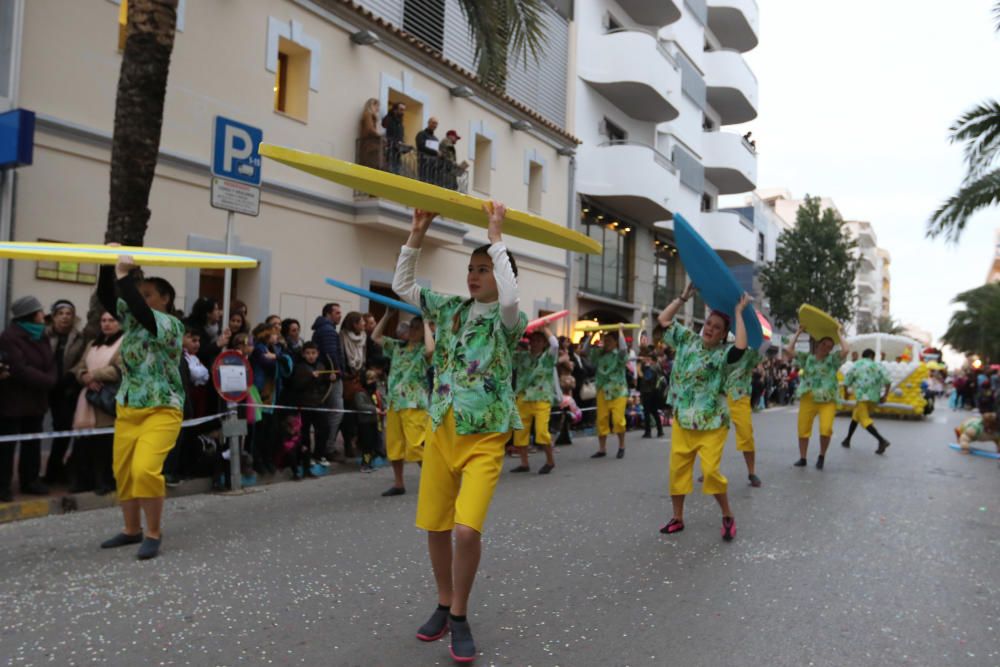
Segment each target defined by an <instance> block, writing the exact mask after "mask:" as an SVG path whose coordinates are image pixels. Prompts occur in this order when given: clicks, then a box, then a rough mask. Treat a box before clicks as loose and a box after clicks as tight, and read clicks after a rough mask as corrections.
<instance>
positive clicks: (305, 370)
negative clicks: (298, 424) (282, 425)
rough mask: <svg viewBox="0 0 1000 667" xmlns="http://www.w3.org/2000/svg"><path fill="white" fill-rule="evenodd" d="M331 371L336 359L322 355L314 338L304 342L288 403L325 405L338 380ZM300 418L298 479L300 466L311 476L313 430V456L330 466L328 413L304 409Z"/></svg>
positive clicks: (294, 473)
mask: <svg viewBox="0 0 1000 667" xmlns="http://www.w3.org/2000/svg"><path fill="white" fill-rule="evenodd" d="M332 371H333V362H332V361H331V360H330V358H329V357H324V358H322V359H321V358H320V354H319V346H318V345H316V343H314V342H312V341H309V342H306V343H303V344H302V354H301V355H300V356H299V358H298V360H297V361H296V362H295V369H294V370H293V371H292V377H291V379H290V380H289V386H288V392H289V400H288V402H289V403H290V404H293V405H297V406H299V407H302V408H322V407H323V406H324V405H326V400H327V398H328V397H329V395H330V392H331V391H333V382H334V381H336V379H337V376H336V375H335V374H334V373H333V372H332ZM301 419H302V429H301V434H300V447H299V448H298V449H297V452H298V454H299V455H300V456H299V457H297V458H295V459H294V460H293V462H292V463H291V465H292V466H294V467H293V474H292V479H298V469H297V468H298V466H299V465H302V466H303V468H304V469H305V471H304V473H303V474H305V476H306V477H311V476H312V474H311V473H310V471H309V468H310V461H309V458H310V457H309V451H310V449H309V436H310V433H312V432H315V436H314V445H313V448H312V458H313V459H314V460H315V461H316V462H317V463H319V464H320V465H323V466H327V465H329V463H328V462H327V460H326V458H325V457H324V450H325V447H326V441H327V439H328V438H329V435H330V432H329V428H330V421H329V419H327V416H326V414H325V413H323V412H317V411H314V410H303V411H302V412H301Z"/></svg>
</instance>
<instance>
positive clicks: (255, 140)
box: [212, 116, 264, 185]
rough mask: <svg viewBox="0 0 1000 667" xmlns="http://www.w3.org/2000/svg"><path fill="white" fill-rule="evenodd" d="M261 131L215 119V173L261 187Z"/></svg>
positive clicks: (226, 119)
mask: <svg viewBox="0 0 1000 667" xmlns="http://www.w3.org/2000/svg"><path fill="white" fill-rule="evenodd" d="M263 139H264V133H263V131H261V129H260V128H257V127H253V126H251V125H246V124H244V123H239V122H237V121H235V120H232V119H229V118H225V117H223V116H216V117H215V127H214V138H213V141H212V173H213V174H214V175H216V176H219V177H220V178H227V179H231V180H234V181H241V182H243V183H248V184H250V185H260V154H259V153H258V148H259V147H260V142H261V141H262V140H263Z"/></svg>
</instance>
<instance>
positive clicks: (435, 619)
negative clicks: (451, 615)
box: [417, 608, 448, 642]
mask: <svg viewBox="0 0 1000 667" xmlns="http://www.w3.org/2000/svg"><path fill="white" fill-rule="evenodd" d="M447 633H448V610H447V609H440V608H439V609H435V610H434V613H433V614H431V617H430V618H429V619H428V620H427V622H426V623H424V624H423V625H421V626H420V629H419V630H417V639H419V640H420V641H422V642H436V641H437V640H439V639H441V638H442V637H444V636H445V635H446V634H447Z"/></svg>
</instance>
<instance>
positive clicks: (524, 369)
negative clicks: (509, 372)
mask: <svg viewBox="0 0 1000 667" xmlns="http://www.w3.org/2000/svg"><path fill="white" fill-rule="evenodd" d="M555 367H556V359H555V357H553V356H552V353H551V352H549V350H548V348H546V349H545V352H542V354H541V355H540V356H538V357H536V356H535V355H533V354H532V353H531V352H529V351H520V352H515V353H514V368H516V369H517V391H516V393H517V396H518V398H523V399H524V400H526V401H546V402H550V403H551V402H552V400H553V399H554V398H555V380H554V379H553V375H552V373H553V371H554V370H555Z"/></svg>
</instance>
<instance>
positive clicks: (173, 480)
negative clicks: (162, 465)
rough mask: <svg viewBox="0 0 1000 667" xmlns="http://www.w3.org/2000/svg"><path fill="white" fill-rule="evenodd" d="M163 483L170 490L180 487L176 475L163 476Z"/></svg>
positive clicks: (179, 481)
mask: <svg viewBox="0 0 1000 667" xmlns="http://www.w3.org/2000/svg"><path fill="white" fill-rule="evenodd" d="M163 481H164V483H165V484H166V485H167V486H168V487H169V488H171V489H173V488H176V487H178V486H180V485H181V480H180V478H179V477H177V476H176V475H164V476H163Z"/></svg>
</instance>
